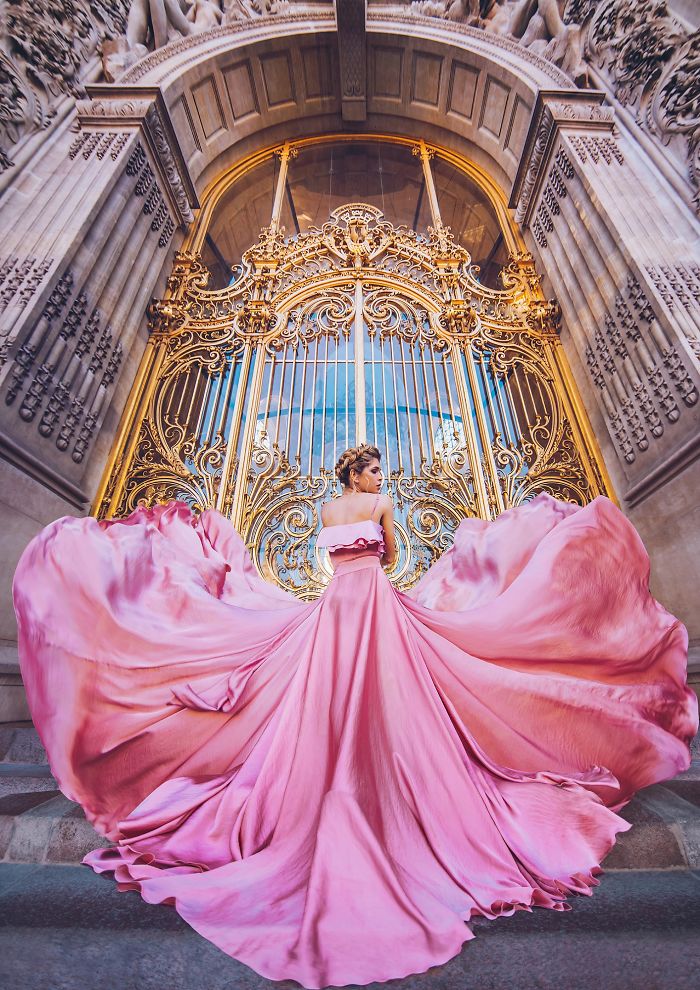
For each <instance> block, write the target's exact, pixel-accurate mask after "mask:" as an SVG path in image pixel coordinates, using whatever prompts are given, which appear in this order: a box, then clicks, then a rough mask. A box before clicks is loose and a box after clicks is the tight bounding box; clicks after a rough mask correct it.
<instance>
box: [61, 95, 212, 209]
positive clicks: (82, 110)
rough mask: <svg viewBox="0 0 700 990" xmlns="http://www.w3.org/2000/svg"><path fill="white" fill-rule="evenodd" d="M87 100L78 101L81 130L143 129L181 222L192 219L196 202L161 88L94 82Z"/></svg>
mask: <svg viewBox="0 0 700 990" xmlns="http://www.w3.org/2000/svg"><path fill="white" fill-rule="evenodd" d="M87 91H88V95H89V96H90V97H91V99H90V100H82V101H80V102H79V103H78V105H77V116H78V123H79V125H80V127H81V128H82V129H83V130H88V129H89V130H96V129H101V128H109V129H110V130H114V129H117V130H119V129H127V130H128V129H132V128H138V129H140V130H141V131H142V133H143V135H144V137H145V140H146V143H147V145H148V146H149V150H150V152H151V156H152V158H153V160H154V162H155V164H156V166H157V167H158V169H159V171H160V173H161V178H162V179H163V186H164V187H165V188H166V189H167V190H168V192H169V194H170V199H171V200H172V203H173V206H174V209H175V212H176V215H177V216H178V219H179V223H180V224H188V223H191V222H192V220H193V219H194V216H193V213H192V210H193V209H196V208H197V207H198V206H199V202H198V199H197V193H196V191H195V188H194V185H193V184H192V180H191V179H190V175H189V170H188V168H187V163H186V162H185V159H184V157H183V155H182V152H181V150H180V145H179V142H178V140H177V136H176V134H175V130H174V128H173V126H172V123H171V121H170V115H169V114H168V110H167V107H166V105H165V101H164V100H163V97H162V94H161V93H160V90H158V89H157V88H155V87H148V86H138V87H137V86H122V85H108V84H102V85H95V86H88V87H87Z"/></svg>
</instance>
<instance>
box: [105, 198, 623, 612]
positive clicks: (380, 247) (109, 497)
mask: <svg viewBox="0 0 700 990" xmlns="http://www.w3.org/2000/svg"><path fill="white" fill-rule="evenodd" d="M207 278H208V273H207V271H206V269H205V268H204V267H203V266H202V264H201V261H200V259H199V258H198V257H197V256H195V255H189V254H180V255H178V256H177V258H176V263H175V267H174V270H173V274H172V277H171V279H170V281H169V284H168V292H167V296H166V298H165V299H164V300H162V301H161V302H158V303H156V304H154V306H153V307H152V313H151V318H152V329H153V333H152V336H151V339H150V343H149V352H148V356H147V359H146V361H145V363H144V366H143V369H142V373H141V377H140V379H139V381H138V382H137V384H136V387H135V389H134V397H133V398H132V403H131V406H130V409H129V411H128V414H127V416H126V419H125V424H126V425H125V427H124V430H123V436H122V441H121V445H120V448H119V450H118V452H117V457H116V459H115V462H114V464H113V467H112V470H111V472H110V475H109V477H108V479H107V482H106V485H105V488H104V492H103V497H102V499H101V502H100V505H99V508H98V511H99V513H100V514H102V515H107V514H111V515H114V514H122V513H125V512H128V511H130V510H131V509H133V508H134V507H135V506H136V505H137V504H138V503H139V502H142V501H144V500H145V501H146V502H147V503H152V502H153V501H156V500H164V499H168V498H173V497H175V498H182V499H184V500H185V501H187V502H189V503H190V504H191V505H192V506H193V507H195V508H197V509H203V508H205V507H207V506H215V507H218V508H219V509H220V510H221V511H223V512H224V513H226V514H227V515H229V516H230V517H231V518H232V521H233V523H234V525H235V526H236V527H237V528H238V530H239V532H241V534H242V536H243V538H244V539H245V541H246V543H247V545H248V547H249V548H250V551H251V553H252V556H253V559H254V560H255V561H256V564H257V566H258V569H259V571H260V573H261V574H262V575H263V576H264V577H266V578H267V579H269V580H272V581H275V582H277V583H278V584H280V585H281V586H282V587H284V588H287V589H289V590H291V591H293V592H294V593H296V594H297V595H299V596H300V597H302V598H312V597H314V596H315V595H317V594H318V593H319V591H320V590H321V589H322V588H323V586H324V585H325V583H326V582H327V581H328V579H329V577H330V569H329V566H328V562H327V559H325V558H324V557H323V556H322V553H323V552H322V551H317V550H316V547H315V535H316V533H317V531H318V528H319V525H320V522H319V520H320V514H319V507H320V504H321V503H322V502H323V501H324V500H325V499H328V498H331V497H333V495H334V494H337V493H339V489H338V487H337V484H336V482H335V479H334V477H333V474H332V467H333V465H334V463H335V461H336V460H337V458H338V456H339V454H340V453H341V452H342V451H343V450H344V449H345V448H346V447H348V446H351V445H354V444H355V443H356V442H359V441H361V440H367V441H370V442H375V443H376V444H377V445H378V446H379V447H380V449H382V450H383V452H384V462H383V463H384V468H385V473H386V475H387V480H388V490H389V493H390V494H391V495H392V497H393V499H394V502H395V505H396V517H397V532H398V539H399V545H400V546H399V550H400V553H399V559H398V562H397V564H396V566H395V567H394V569H393V572H392V575H391V577H392V579H393V580H394V582H395V583H396V585H397V586H398V587H400V588H407V587H410V586H411V585H412V584H413V583H414V582H415V581H416V580H417V579H418V577H419V576H420V574H421V573H423V571H424V570H425V569H426V568H427V567H428V566H429V565H430V563H431V562H432V561H433V560H435V559H436V558H437V557H438V556H439V555H440V554H441V553H442V552H443V551H444V550H445V549H446V548H447V547H449V546H450V545H451V543H452V540H453V536H454V531H455V529H456V527H457V526H458V525H459V523H460V521H461V520H462V519H463V518H465V517H467V516H482V517H493V516H494V515H496V514H498V513H499V512H500V511H502V510H503V509H505V508H507V507H509V506H513V505H517V504H519V503H520V502H522V501H524V500H526V499H528V498H531V497H533V496H534V495H535V494H537V493H538V492H541V491H548V492H550V493H551V494H553V495H555V496H557V497H559V498H564V499H567V500H571V501H575V502H578V503H581V504H582V503H584V502H586V501H588V500H589V499H591V498H592V497H594V496H595V495H597V494H599V493H600V492H602V491H604V483H603V480H602V478H601V476H600V473H599V470H598V467H597V464H596V461H595V457H594V454H593V452H592V451H591V450H590V449H589V447H588V445H587V442H586V439H585V437H586V434H585V432H584V431H583V430H582V427H581V423H580V421H579V419H578V416H577V410H576V407H575V406H574V405H573V401H574V400H573V399H572V393H571V386H570V381H569V379H568V378H567V372H566V366H565V362H564V361H563V358H562V354H561V346H560V342H559V339H558V336H557V330H556V327H557V310H556V307H555V306H554V305H553V304H551V303H548V302H546V301H545V300H544V298H543V296H542V293H541V291H540V288H539V279H538V277H537V274H536V272H535V270H534V267H533V263H532V259H531V257H530V256H529V255H520V256H514V257H512V259H511V261H510V264H509V265H508V266H507V268H506V269H504V271H503V273H502V281H503V289H502V290H494V289H488V288H486V287H484V286H483V285H482V284H481V283H480V282H479V280H478V270H477V269H476V268H475V267H474V266H473V265H472V263H471V259H470V257H469V255H468V253H467V252H466V251H465V250H464V249H463V248H461V247H459V246H458V245H457V244H456V243H455V242H454V241H453V239H452V237H451V235H450V232H449V230H448V229H447V228H445V227H443V226H442V224H440V223H438V224H436V226H435V227H434V228H431V229H430V231H429V236H428V237H425V236H419V235H417V234H416V233H414V232H413V231H411V230H409V229H407V228H405V227H394V226H392V225H391V224H390V223H389V222H388V221H387V220H386V219H385V218H384V216H383V215H382V214H381V212H380V211H379V210H378V209H376V208H375V207H372V206H368V205H366V204H362V203H353V204H349V205H347V206H344V207H342V208H340V209H337V210H335V211H334V212H333V213H332V214H331V217H330V219H329V220H328V222H327V223H325V224H324V225H323V226H322V227H320V228H312V229H310V230H308V231H307V232H306V233H302V234H300V235H299V236H297V237H296V238H294V239H290V240H285V238H284V233H283V231H282V230H281V229H280V228H279V227H278V226H277V225H276V224H274V223H273V225H272V226H271V227H270V228H269V229H265V230H263V231H262V233H261V237H260V241H259V243H258V244H257V245H255V246H254V247H253V248H251V249H250V250H249V251H247V252H246V254H245V255H244V257H243V266H242V273H241V275H240V277H239V278H238V279H237V280H236V281H235V282H234V283H233V284H232V285H230V286H229V287H227V288H226V289H221V290H217V291H209V290H208V289H207Z"/></svg>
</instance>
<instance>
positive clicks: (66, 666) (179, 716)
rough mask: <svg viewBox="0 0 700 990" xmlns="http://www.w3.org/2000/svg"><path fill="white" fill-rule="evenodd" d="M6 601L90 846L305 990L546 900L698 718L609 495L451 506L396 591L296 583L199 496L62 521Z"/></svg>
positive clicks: (349, 576)
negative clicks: (284, 580)
mask: <svg viewBox="0 0 700 990" xmlns="http://www.w3.org/2000/svg"><path fill="white" fill-rule="evenodd" d="M14 593H15V604H16V610H17V616H18V622H19V629H20V656H21V662H22V671H23V676H24V681H25V685H26V688H27V693H28V697H29V700H30V704H31V710H32V714H33V717H34V720H35V723H36V725H37V728H38V729H39V732H40V734H41V737H42V739H43V741H44V743H45V745H46V748H47V751H48V753H49V757H50V760H51V766H52V769H53V772H54V774H55V775H56V777H57V779H58V781H59V784H60V786H61V789H62V790H63V792H64V793H65V794H66V795H67V796H68V797H70V798H72V799H74V800H76V801H79V802H80V803H81V804H82V805H83V807H84V808H85V811H86V814H87V815H88V817H89V818H90V820H91V821H92V822H94V823H95V825H96V827H97V828H98V829H99V830H101V831H102V832H104V833H105V834H106V835H108V836H109V837H110V838H111V839H113V840H114V841H115V843H116V845H115V846H114V847H113V848H112V849H107V850H99V851H96V852H94V853H91V854H90V855H89V856H87V857H86V862H87V863H89V865H91V866H92V867H93V868H94V869H95V870H97V871H114V873H115V876H116V879H117V880H118V882H119V884H120V885H121V886H122V887H123V888H134V889H138V890H140V891H141V894H142V896H143V897H144V898H145V899H146V900H147V901H149V902H154V903H160V902H164V901H167V902H170V903H173V904H174V905H175V907H176V908H177V910H178V911H179V913H180V914H181V915H182V917H183V918H185V920H186V921H188V922H189V924H190V925H192V926H193V927H194V928H195V929H196V930H197V931H199V932H200V933H201V934H202V935H204V936H205V937H206V938H208V939H210V940H211V941H212V942H214V943H215V944H216V945H218V946H220V948H222V949H223V950H224V951H225V952H227V953H229V954H230V955H232V956H235V957H236V958H238V959H240V960H242V961H243V962H245V963H247V964H248V965H250V966H252V967H253V968H254V969H255V970H257V971H258V972H259V973H261V974H262V975H264V976H266V977H268V978H269V979H272V980H283V979H293V980H297V981H299V982H300V983H301V984H303V985H304V986H305V987H309V988H320V987H325V986H328V985H330V984H333V985H344V984H347V983H355V984H365V983H368V982H372V981H377V980H387V979H391V978H396V977H401V976H405V975H408V974H411V973H417V972H422V971H424V970H425V969H427V968H428V967H429V966H432V965H435V964H437V963H441V962H444V961H446V960H447V959H449V958H450V957H452V956H454V955H455V954H456V953H458V952H459V951H460V947H461V945H462V944H463V943H464V942H465V941H467V940H468V939H470V938H472V933H471V931H470V929H469V927H468V925H467V924H466V922H468V920H469V918H470V917H472V916H474V915H484V916H486V917H489V918H492V917H495V916H497V915H500V914H509V913H512V912H513V911H514V910H518V909H529V908H530V907H531V906H533V905H538V906H543V907H549V908H554V909H556V910H566V909H567V908H568V904H567V903H566V898H567V896H569V895H570V894H571V893H572V892H578V893H582V894H588V893H590V892H591V888H592V887H593V886H594V885H596V884H597V882H598V881H597V880H596V874H597V873H598V872H599V863H600V862H601V860H602V859H603V857H604V856H605V855H606V853H607V852H608V850H609V849H610V847H611V845H612V844H613V842H614V839H615V835H616V833H618V832H620V831H624V830H626V829H627V828H628V827H629V826H628V825H627V824H626V823H625V822H624V821H623V820H622V819H621V818H620V817H618V815H616V814H615V810H617V809H619V808H620V807H621V806H622V805H623V804H624V803H625V802H626V801H627V800H628V799H629V797H630V796H631V795H632V794H633V793H634V791H635V790H636V789H638V788H640V787H644V786H646V785H648V784H651V783H653V782H655V781H658V780H663V779H665V778H667V777H671V776H673V775H675V774H676V773H678V772H679V771H681V770H683V769H684V768H686V767H687V766H688V762H689V751H688V742H689V740H690V739H691V737H692V736H693V735H694V733H695V732H696V730H697V703H696V700H695V696H694V694H693V693H692V692H691V691H690V690H689V689H688V688H687V687H686V686H685V664H686V656H687V637H686V633H685V630H684V628H683V626H682V625H681V624H680V622H678V620H677V619H675V618H674V617H673V616H672V615H670V614H669V613H668V612H666V611H665V610H664V609H663V608H662V607H661V605H659V604H658V603H657V602H655V601H654V600H653V598H652V597H651V596H650V594H649V591H648V559H647V556H646V553H645V551H644V548H643V545H642V543H641V541H640V539H639V537H638V535H637V534H636V532H635V530H634V529H633V527H632V526H631V525H630V523H629V522H628V521H627V520H626V519H625V517H624V516H623V515H622V514H621V513H620V512H619V511H618V510H617V509H616V508H615V506H614V505H613V504H612V503H611V502H610V501H608V500H607V499H605V498H597V499H595V501H594V502H592V503H591V504H590V505H588V506H586V507H584V508H579V507H577V506H572V505H568V504H563V503H560V502H557V501H556V500H555V499H553V498H551V497H550V496H547V495H540V496H538V497H537V498H536V499H535V500H534V501H532V502H530V503H528V504H526V505H523V506H521V507H519V508H516V509H511V510H510V511H508V512H506V513H504V514H503V515H502V516H500V517H499V519H497V520H496V521H495V522H491V523H485V522H481V521H479V520H473V519H472V520H466V521H465V522H463V523H462V524H461V526H460V527H459V529H458V531H457V534H456V538H455V545H454V548H453V549H452V550H450V551H448V552H447V553H446V554H444V555H443V557H442V558H441V560H440V561H438V562H437V563H436V564H435V565H434V566H433V567H432V568H431V569H430V570H429V571H428V573H427V574H426V575H425V576H424V577H423V579H422V580H421V581H420V582H419V584H418V585H417V586H416V587H415V588H414V589H413V591H412V592H411V593H410V594H402V593H400V592H398V591H396V590H395V589H394V588H393V586H392V585H391V584H390V582H389V581H388V580H387V578H386V576H385V574H384V572H383V570H382V568H381V565H380V563H379V560H378V558H377V555H376V553H367V554H366V555H365V556H361V557H356V558H355V559H352V560H343V561H340V562H339V563H338V565H337V569H336V571H335V573H334V576H333V578H332V580H331V582H330V584H329V587H328V588H327V590H326V591H325V593H324V594H323V595H322V597H321V598H320V599H319V600H318V601H316V602H312V603H302V602H299V601H297V600H296V599H294V598H293V597H291V596H289V595H287V594H285V593H284V592H282V591H279V590H278V589H276V588H274V587H272V586H271V585H268V584H266V583H265V582H263V581H261V580H260V579H259V578H258V577H257V576H256V573H255V570H254V568H253V565H252V562H251V561H250V559H249V558H248V555H247V553H246V550H245V547H244V545H243V542H242V540H241V539H240V537H239V536H238V534H237V533H236V532H235V531H234V530H233V529H232V527H231V525H230V524H229V523H228V522H227V521H226V520H225V519H224V518H223V517H222V516H221V515H219V514H218V513H216V512H214V511H208V512H205V513H203V514H202V516H201V517H199V518H195V517H193V516H192V515H191V513H190V511H189V509H188V508H187V507H186V506H185V505H183V504H182V503H177V502H175V503H170V504H168V505H166V506H159V507H157V508H155V509H153V510H145V509H139V510H138V511H137V512H135V513H134V514H133V515H132V516H130V517H129V518H128V519H126V520H122V521H116V520H115V521H109V522H106V523H99V522H97V521H96V520H94V519H91V518H84V519H73V518H66V519H61V520H58V521H57V522H55V523H53V524H52V525H51V526H48V527H47V528H46V529H45V530H44V531H43V532H42V533H40V534H39V535H38V536H37V537H36V538H35V539H34V540H33V541H32V543H31V544H30V545H29V547H28V548H27V550H26V551H25V553H24V555H23V557H22V559H21V561H20V563H19V566H18V569H17V574H16V576H15V585H14Z"/></svg>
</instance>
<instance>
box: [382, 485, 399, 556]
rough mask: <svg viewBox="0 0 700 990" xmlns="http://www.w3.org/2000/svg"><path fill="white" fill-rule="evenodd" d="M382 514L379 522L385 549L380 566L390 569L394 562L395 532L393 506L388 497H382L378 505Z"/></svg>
mask: <svg viewBox="0 0 700 990" xmlns="http://www.w3.org/2000/svg"><path fill="white" fill-rule="evenodd" d="M380 506H381V510H382V513H381V515H380V517H379V522H380V523H381V524H382V528H383V529H384V543H385V545H386V549H385V551H384V553H383V554H382V558H381V561H382V566H383V567H392V566H393V564H394V563H395V561H396V531H395V529H394V505H393V502H392V501H391V498H390V496H389V495H382V501H381V503H380Z"/></svg>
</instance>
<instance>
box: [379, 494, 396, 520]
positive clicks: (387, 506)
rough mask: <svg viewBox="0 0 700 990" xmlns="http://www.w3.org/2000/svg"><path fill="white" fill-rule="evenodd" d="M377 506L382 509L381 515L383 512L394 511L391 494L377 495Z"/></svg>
mask: <svg viewBox="0 0 700 990" xmlns="http://www.w3.org/2000/svg"><path fill="white" fill-rule="evenodd" d="M379 508H380V509H381V510H382V515H384V513H385V512H391V513H392V514H393V512H394V503H393V501H392V499H391V495H380V496H379Z"/></svg>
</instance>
